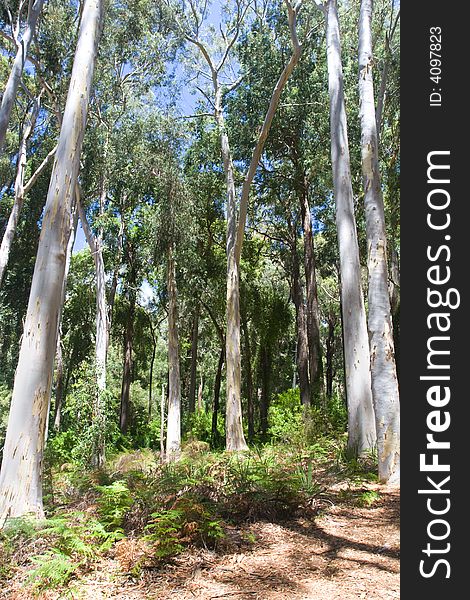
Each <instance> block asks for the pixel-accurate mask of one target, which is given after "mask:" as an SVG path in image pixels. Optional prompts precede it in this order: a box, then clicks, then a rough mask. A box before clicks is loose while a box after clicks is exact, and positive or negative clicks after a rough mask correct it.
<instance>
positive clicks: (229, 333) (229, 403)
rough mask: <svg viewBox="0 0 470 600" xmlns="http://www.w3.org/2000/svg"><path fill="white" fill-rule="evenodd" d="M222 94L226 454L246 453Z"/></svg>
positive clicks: (233, 212)
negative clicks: (225, 302) (225, 305)
mask: <svg viewBox="0 0 470 600" xmlns="http://www.w3.org/2000/svg"><path fill="white" fill-rule="evenodd" d="M221 100H222V92H221V90H219V91H218V93H217V99H216V117H217V123H218V125H219V131H220V142H221V149H222V159H223V163H224V171H225V182H226V186H227V330H226V336H225V343H226V347H225V364H226V373H227V379H226V412H225V441H226V449H227V450H228V451H239V450H247V449H248V446H247V444H246V441H245V435H244V433H243V424H242V405H241V356H240V263H239V261H237V260H236V256H235V245H236V237H237V199H236V193H235V177H234V171H233V161H232V154H231V151H230V144H229V139H228V135H227V130H226V127H225V120H224V117H223V111H222V103H221Z"/></svg>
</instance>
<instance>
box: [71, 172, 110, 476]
mask: <svg viewBox="0 0 470 600" xmlns="http://www.w3.org/2000/svg"><path fill="white" fill-rule="evenodd" d="M76 197H77V205H78V213H79V215H80V222H81V224H82V227H83V231H84V233H85V237H86V240H87V243H88V246H89V248H90V252H91V255H92V257H93V262H94V265H95V290H96V319H95V324H96V327H95V370H96V393H95V396H94V398H93V409H92V419H93V424H94V426H95V442H94V450H93V455H92V459H91V460H92V465H93V466H94V467H96V468H101V467H102V466H103V465H104V463H105V441H104V431H105V427H106V424H105V418H106V417H105V415H106V406H105V392H106V362H107V353H108V308H107V305H106V271H105V266H104V259H103V237H102V234H101V233H100V234H99V235H98V236H95V235H94V233H93V231H92V230H91V227H90V225H89V223H88V219H87V217H86V214H85V210H84V208H83V204H82V196H81V193H80V189H79V186H78V184H77V196H76Z"/></svg>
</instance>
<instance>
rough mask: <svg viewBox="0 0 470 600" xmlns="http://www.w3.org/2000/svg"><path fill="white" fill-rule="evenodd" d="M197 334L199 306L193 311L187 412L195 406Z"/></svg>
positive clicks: (192, 410)
mask: <svg viewBox="0 0 470 600" xmlns="http://www.w3.org/2000/svg"><path fill="white" fill-rule="evenodd" d="M198 333H199V305H198V306H197V307H196V308H195V310H194V317H193V330H192V335H191V369H190V379H189V394H188V403H189V412H194V409H195V406H196V375H197V373H196V371H197V345H198Z"/></svg>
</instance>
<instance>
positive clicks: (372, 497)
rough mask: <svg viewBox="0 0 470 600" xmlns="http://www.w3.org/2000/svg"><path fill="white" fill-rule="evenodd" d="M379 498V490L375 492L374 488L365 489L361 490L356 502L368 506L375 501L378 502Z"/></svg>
mask: <svg viewBox="0 0 470 600" xmlns="http://www.w3.org/2000/svg"><path fill="white" fill-rule="evenodd" d="M379 500H380V494H379V492H376V491H375V490H367V491H366V492H363V493H362V494H361V495H360V496H359V498H358V501H357V503H358V505H359V506H365V507H370V506H372V505H373V504H375V503H376V502H378V501H379Z"/></svg>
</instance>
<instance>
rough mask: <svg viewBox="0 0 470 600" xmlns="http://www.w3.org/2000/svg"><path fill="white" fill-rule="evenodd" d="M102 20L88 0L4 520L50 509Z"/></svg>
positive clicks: (39, 275) (46, 224)
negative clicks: (69, 276)
mask: <svg viewBox="0 0 470 600" xmlns="http://www.w3.org/2000/svg"><path fill="white" fill-rule="evenodd" d="M101 20H102V3H101V1H100V0H86V1H85V3H84V6H83V11H82V20H81V25H80V31H79V36H78V42H77V49H76V52H75V58H74V64H73V68H72V75H71V81H70V86H69V92H68V96H67V101H66V105H65V111H64V119H63V125H62V128H61V132H60V137H59V143H58V148H57V154H56V158H55V161H54V166H53V169H52V176H51V183H50V185H49V191H48V195H47V200H46V206H45V211H44V217H43V221H42V228H41V235H40V238H39V245H38V251H37V257H36V264H35V268H34V273H33V280H32V285H31V292H30V297H29V303H28V309H27V312H26V318H25V325H24V333H23V339H22V343H21V349H20V356H19V361H18V367H17V370H16V376H15V383H14V387H13V396H12V401H11V407H10V416H9V420H8V426H7V433H6V439H5V445H4V450H3V462H2V469H1V474H0V524H2V525H3V523H4V521H5V519H7V518H8V517H19V516H22V515H25V514H28V513H32V514H34V515H37V516H39V517H42V516H43V514H44V511H43V502H42V464H43V450H44V431H45V425H46V418H47V412H48V406H49V401H50V396H51V386H52V373H53V363H54V355H55V350H56V345H57V332H58V330H57V323H58V318H59V313H60V301H61V297H62V294H61V293H62V288H63V282H64V273H65V260H66V253H67V243H68V240H69V235H70V211H71V204H72V199H73V195H74V186H75V182H76V179H77V175H78V169H79V163H80V153H81V148H82V142H83V136H84V132H85V124H86V116H87V110H88V101H89V96H90V90H91V84H92V78H93V70H94V63H95V56H96V49H97V45H98V38H99V33H100V28H101Z"/></svg>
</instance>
